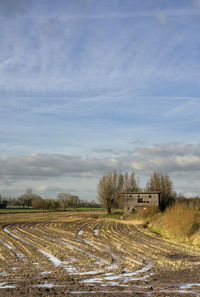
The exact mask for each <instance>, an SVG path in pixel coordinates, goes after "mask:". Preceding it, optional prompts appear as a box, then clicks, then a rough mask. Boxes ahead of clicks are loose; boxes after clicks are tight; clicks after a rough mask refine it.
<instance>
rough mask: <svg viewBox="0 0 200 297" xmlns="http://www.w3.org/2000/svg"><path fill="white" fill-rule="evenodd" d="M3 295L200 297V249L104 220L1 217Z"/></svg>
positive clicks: (80, 215) (84, 215)
mask: <svg viewBox="0 0 200 297" xmlns="http://www.w3.org/2000/svg"><path fill="white" fill-rule="evenodd" d="M0 296H77V297H78V296H88V297H90V296H99V297H100V296H152V297H153V296H200V249H198V248H195V247H191V246H185V245H182V244H174V243H171V242H170V241H168V240H164V239H162V238H159V237H158V236H156V235H151V234H150V233H148V231H147V230H146V229H142V228H139V227H137V228H136V227H135V226H133V225H128V224H123V223H122V222H120V221H113V220H108V219H104V218H103V217H102V214H98V213H80V212H79V213H44V214H39V213H38V214H11V215H1V217H0Z"/></svg>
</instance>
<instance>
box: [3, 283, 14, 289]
mask: <svg viewBox="0 0 200 297" xmlns="http://www.w3.org/2000/svg"><path fill="white" fill-rule="evenodd" d="M14 288H16V286H15V285H7V283H5V282H4V283H0V289H14Z"/></svg>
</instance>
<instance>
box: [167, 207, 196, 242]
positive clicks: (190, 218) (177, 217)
mask: <svg viewBox="0 0 200 297" xmlns="http://www.w3.org/2000/svg"><path fill="white" fill-rule="evenodd" d="M163 221H164V226H165V228H166V230H167V232H169V234H170V235H172V236H174V237H176V238H177V239H181V240H186V239H188V238H189V237H190V236H191V235H192V233H193V232H194V230H195V225H196V212H195V209H194V207H193V206H191V205H188V204H186V203H175V204H174V205H172V206H171V207H168V208H167V209H166V210H165V213H164V216H163Z"/></svg>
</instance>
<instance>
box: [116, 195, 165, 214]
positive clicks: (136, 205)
mask: <svg viewBox="0 0 200 297" xmlns="http://www.w3.org/2000/svg"><path fill="white" fill-rule="evenodd" d="M122 195H123V205H124V214H130V213H132V212H135V211H138V210H140V209H142V208H143V209H144V208H147V207H148V206H152V205H154V206H158V207H159V206H160V192H125V193H122Z"/></svg>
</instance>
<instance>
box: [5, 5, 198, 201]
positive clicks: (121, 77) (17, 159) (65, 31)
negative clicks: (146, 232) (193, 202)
mask: <svg viewBox="0 0 200 297" xmlns="http://www.w3.org/2000/svg"><path fill="white" fill-rule="evenodd" d="M0 25H1V30H0V112H1V116H0V176H1V178H0V193H1V194H2V195H11V196H18V195H19V194H21V193H23V192H24V191H25V190H26V189H27V188H30V187H31V188H32V189H33V191H34V192H36V193H38V194H40V195H42V196H43V197H56V195H57V193H58V192H62V191H71V192H73V193H76V194H78V195H79V196H80V198H82V199H88V200H93V199H96V197H97V193H96V186H97V183H98V180H99V177H100V176H102V175H103V174H104V173H106V172H108V171H112V170H113V169H117V170H121V171H131V170H134V171H135V173H136V175H137V176H139V178H140V180H141V186H145V184H146V181H147V180H148V177H149V175H150V174H151V173H152V172H153V171H154V170H160V171H162V172H164V173H168V174H169V176H170V177H171V178H172V179H173V181H174V188H175V190H177V191H178V192H182V193H184V194H186V195H188V196H190V195H200V187H199V178H200V141H199V139H200V138H199V136H200V135H199V134H200V133H199V131H200V129H199V128H200V83H199V80H200V1H198V0H194V1H193V0H191V1H188V0H187V1H184V0H181V1H180V0H177V1H176V0H168V1H164V0H163V1H162V0H158V1H155V0H146V1H144V0H137V1H136V0H130V1H129V0H123V1H121V0H118V1H117V0H110V1H104V0H102V1H97V0H74V1H70V0H69V1H66V0H65V1H64V0H63V1H61V0H58V1H49V0H48V1H47V0H46V1H45V0H40V1H33V0H19V1H15V0H1V1H0Z"/></svg>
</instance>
